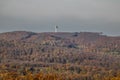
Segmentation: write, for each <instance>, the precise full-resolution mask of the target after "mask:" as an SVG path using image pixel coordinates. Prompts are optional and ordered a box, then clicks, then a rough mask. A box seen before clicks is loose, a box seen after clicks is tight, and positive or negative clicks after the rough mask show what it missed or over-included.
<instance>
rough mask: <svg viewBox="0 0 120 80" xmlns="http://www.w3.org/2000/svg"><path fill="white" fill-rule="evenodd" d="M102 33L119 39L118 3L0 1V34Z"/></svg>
mask: <svg viewBox="0 0 120 80" xmlns="http://www.w3.org/2000/svg"><path fill="white" fill-rule="evenodd" d="M55 25H58V26H59V31H65V32H81V31H82V32H83V31H89V32H103V33H104V34H108V35H117V36H120V0H0V32H8V31H21V30H22V31H23V30H24V31H33V32H52V31H54V26H55Z"/></svg>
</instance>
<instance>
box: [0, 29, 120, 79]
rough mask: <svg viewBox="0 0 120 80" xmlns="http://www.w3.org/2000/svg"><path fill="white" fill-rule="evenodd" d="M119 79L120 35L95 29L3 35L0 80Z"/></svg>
mask: <svg viewBox="0 0 120 80" xmlns="http://www.w3.org/2000/svg"><path fill="white" fill-rule="evenodd" d="M8 79H9V80H15V79H16V80H120V37H119V36H118V37H112V36H107V35H103V34H101V33H93V32H80V33H78V32H75V33H68V32H57V33H52V32H46V33H34V32H26V31H15V32H6V33H1V34H0V80H8Z"/></svg>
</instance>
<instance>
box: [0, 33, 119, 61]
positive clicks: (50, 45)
mask: <svg viewBox="0 0 120 80" xmlns="http://www.w3.org/2000/svg"><path fill="white" fill-rule="evenodd" d="M70 53H73V54H74V55H76V54H77V53H95V54H97V53H99V54H102V53H108V54H120V37H111V36H106V35H102V34H101V33H94V32H80V33H78V32H75V33H68V32H58V33H54V32H48V33H34V32H26V31H14V32H6V33H1V34H0V56H1V58H2V59H1V62H2V61H3V60H5V61H7V62H11V61H13V60H16V59H17V60H20V61H21V59H23V60H22V61H23V62H24V61H28V60H29V61H41V59H40V57H41V56H43V55H44V54H50V55H52V54H56V55H57V54H58V55H59V54H65V55H67V54H70ZM37 55H39V56H37ZM2 56H4V57H2ZM43 61H44V60H43ZM48 62H49V60H48Z"/></svg>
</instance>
